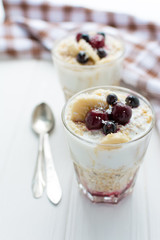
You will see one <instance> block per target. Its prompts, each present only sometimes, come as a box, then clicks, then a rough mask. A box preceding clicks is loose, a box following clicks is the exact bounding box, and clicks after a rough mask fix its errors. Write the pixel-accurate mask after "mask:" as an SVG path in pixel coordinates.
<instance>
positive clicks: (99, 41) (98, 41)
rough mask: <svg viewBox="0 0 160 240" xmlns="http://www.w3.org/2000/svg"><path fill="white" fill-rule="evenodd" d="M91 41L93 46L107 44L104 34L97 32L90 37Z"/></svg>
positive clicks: (99, 46) (98, 46)
mask: <svg viewBox="0 0 160 240" xmlns="http://www.w3.org/2000/svg"><path fill="white" fill-rule="evenodd" d="M89 43H90V45H91V46H92V47H93V48H96V49H98V48H103V47H104V46H105V38H104V36H103V35H100V34H96V35H95V36H93V37H91V38H90V40H89Z"/></svg>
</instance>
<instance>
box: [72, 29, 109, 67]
mask: <svg viewBox="0 0 160 240" xmlns="http://www.w3.org/2000/svg"><path fill="white" fill-rule="evenodd" d="M80 39H84V40H85V41H86V42H88V43H89V44H90V45H91V46H92V48H94V49H95V50H96V51H97V55H98V56H99V57H100V58H104V57H106V56H107V52H106V50H105V49H104V47H105V33H103V32H98V33H97V34H95V35H94V36H89V34H86V33H77V35H76V40H77V42H79V41H80ZM84 54H85V55H86V53H85V52H83V55H84ZM82 58H83V59H84V60H82ZM86 59H87V60H86ZM88 60H89V58H88V56H87V55H86V57H85V58H84V57H82V53H81V52H79V53H78V55H77V61H78V62H79V63H81V64H85V63H86V62H87V61H88Z"/></svg>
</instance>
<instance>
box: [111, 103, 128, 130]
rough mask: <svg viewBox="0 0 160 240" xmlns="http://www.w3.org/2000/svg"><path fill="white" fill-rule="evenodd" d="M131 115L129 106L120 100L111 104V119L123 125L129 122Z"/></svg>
mask: <svg viewBox="0 0 160 240" xmlns="http://www.w3.org/2000/svg"><path fill="white" fill-rule="evenodd" d="M131 116H132V109H131V107H129V106H127V105H125V104H123V103H121V102H117V103H115V104H114V105H113V108H112V119H113V120H114V121H115V122H117V123H119V124H122V125H125V124H126V123H128V122H129V120H130V118H131Z"/></svg>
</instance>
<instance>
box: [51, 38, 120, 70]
mask: <svg viewBox="0 0 160 240" xmlns="http://www.w3.org/2000/svg"><path fill="white" fill-rule="evenodd" d="M104 49H105V50H106V52H107V56H106V57H104V58H102V59H100V58H99V56H98V55H97V51H96V49H94V48H92V46H91V45H90V44H89V43H87V42H86V41H85V40H84V39H81V40H80V41H79V42H77V41H76V39H75V36H71V37H68V38H66V39H64V40H62V41H61V42H60V43H59V44H58V45H57V47H56V49H55V55H56V56H57V57H59V58H60V59H61V60H62V61H65V62H66V63H69V64H73V65H78V66H79V65H81V64H80V63H78V62H77V60H76V56H77V54H78V53H79V52H80V51H85V52H86V54H87V56H88V57H89V61H88V62H87V63H85V65H99V64H104V63H107V62H111V61H114V60H115V59H117V58H119V57H120V56H121V55H122V54H123V51H124V47H123V44H122V42H121V41H119V40H117V39H116V38H114V37H112V36H107V35H106V40H105V47H104Z"/></svg>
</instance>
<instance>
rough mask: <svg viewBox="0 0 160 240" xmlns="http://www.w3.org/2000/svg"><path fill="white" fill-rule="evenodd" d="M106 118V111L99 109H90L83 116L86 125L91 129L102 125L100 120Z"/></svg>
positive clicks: (105, 119)
mask: <svg viewBox="0 0 160 240" xmlns="http://www.w3.org/2000/svg"><path fill="white" fill-rule="evenodd" d="M107 120H108V113H107V112H105V111H104V110H100V109H92V110H90V111H89V112H88V113H87V115H86V117H85V124H86V127H87V128H88V129H89V130H91V129H100V128H102V126H103V123H102V121H107Z"/></svg>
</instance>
